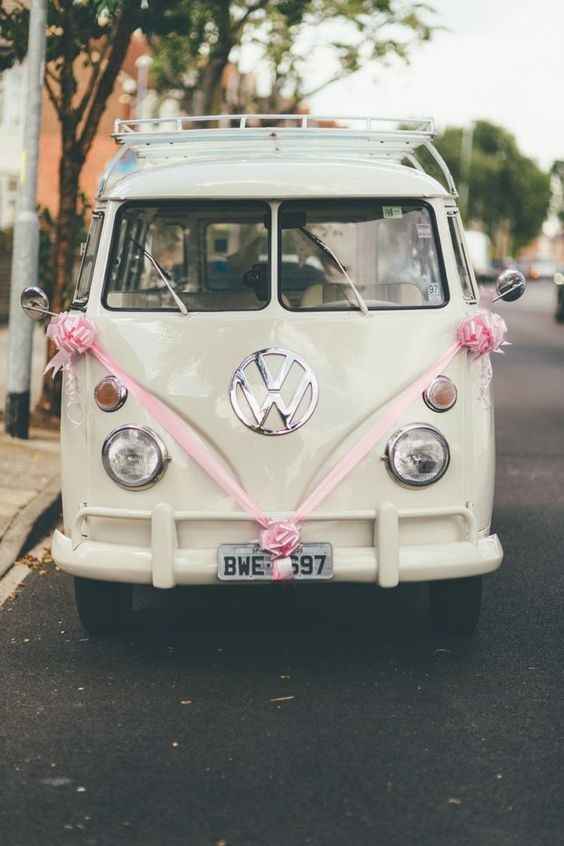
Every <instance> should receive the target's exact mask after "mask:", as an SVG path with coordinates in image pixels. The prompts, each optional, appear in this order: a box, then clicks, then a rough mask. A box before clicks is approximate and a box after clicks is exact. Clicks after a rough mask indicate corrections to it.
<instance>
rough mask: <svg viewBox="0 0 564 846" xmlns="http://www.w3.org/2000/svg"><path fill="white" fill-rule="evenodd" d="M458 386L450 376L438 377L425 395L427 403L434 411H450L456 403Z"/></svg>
mask: <svg viewBox="0 0 564 846" xmlns="http://www.w3.org/2000/svg"><path fill="white" fill-rule="evenodd" d="M457 396H458V392H457V390H456V385H455V384H454V382H452V381H451V380H450V379H449V378H448V376H437V378H436V379H433V381H432V382H431V384H430V385H429V387H428V388H427V390H426V391H424V393H423V399H424V400H425V403H426V404H427V405H428V406H429V408H432V409H433V411H439V412H440V411H448V410H449V409H450V408H452V407H453V405H454V404H455V402H456V398H457Z"/></svg>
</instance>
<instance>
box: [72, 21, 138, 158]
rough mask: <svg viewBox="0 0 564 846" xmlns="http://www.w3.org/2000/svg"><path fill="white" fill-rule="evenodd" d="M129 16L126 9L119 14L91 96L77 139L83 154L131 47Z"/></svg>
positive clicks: (87, 147)
mask: <svg viewBox="0 0 564 846" xmlns="http://www.w3.org/2000/svg"><path fill="white" fill-rule="evenodd" d="M128 18H129V16H128V15H127V13H126V12H125V11H122V12H121V13H120V14H119V15H118V18H117V26H116V29H115V33H114V35H113V37H112V42H111V47H110V53H109V56H108V60H107V62H106V66H105V68H104V70H103V72H102V74H101V75H100V76H99V78H98V81H97V83H96V85H95V88H94V91H93V92H92V95H91V98H90V104H89V106H88V108H87V109H86V113H85V117H84V123H83V126H82V130H81V132H80V134H79V137H78V139H77V141H78V146H79V148H80V151H81V153H82V155H83V156H86V155H87V153H88V151H89V149H90V147H91V146H92V142H93V140H94V136H95V135H96V130H97V129H98V124H99V122H100V118H101V117H102V115H103V114H104V111H105V109H106V105H107V102H108V97H109V96H110V94H111V93H112V91H113V88H114V85H115V81H116V79H117V76H118V74H119V72H120V70H121V67H122V64H123V61H124V59H125V56H126V54H127V50H128V48H129V42H130V39H131V35H132V33H133V29H132V26H131V22H130V20H129V19H128Z"/></svg>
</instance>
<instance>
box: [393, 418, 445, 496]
mask: <svg viewBox="0 0 564 846" xmlns="http://www.w3.org/2000/svg"><path fill="white" fill-rule="evenodd" d="M386 455H387V458H388V467H389V469H390V472H391V473H392V475H393V476H394V477H395V478H396V479H398V481H400V482H404V483H405V484H406V485H415V486H422V485H430V484H432V483H433V482H436V481H437V480H438V479H440V478H441V476H443V475H444V474H445V472H446V469H447V467H448V465H449V461H450V451H449V448H448V444H447V442H446V440H445V438H444V437H443V436H442V435H441V433H440V432H439V431H437V429H435V428H433V426H427V425H425V424H416V423H415V424H413V425H412V426H406V427H404V428H403V429H400V430H399V431H398V432H396V433H395V434H394V435H392V437H391V438H390V440H389V441H388V446H387V449H386Z"/></svg>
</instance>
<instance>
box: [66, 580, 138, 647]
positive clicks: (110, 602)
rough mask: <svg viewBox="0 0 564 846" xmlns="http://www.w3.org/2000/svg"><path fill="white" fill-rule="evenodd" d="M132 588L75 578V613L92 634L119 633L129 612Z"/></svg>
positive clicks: (115, 583) (114, 583)
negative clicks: (76, 612)
mask: <svg viewBox="0 0 564 846" xmlns="http://www.w3.org/2000/svg"><path fill="white" fill-rule="evenodd" d="M131 596H132V586H131V585H124V584H120V583H119V582H99V581H97V580H94V579H82V578H79V577H75V579H74V598H75V602H76V610H77V611H78V616H79V618H80V622H81V623H82V626H83V628H84V629H85V630H86V631H87V632H88V634H91V635H100V634H114V633H115V632H118V631H119V630H120V629H121V628H122V626H123V623H124V621H125V619H126V617H127V615H128V614H129V612H130V610H131Z"/></svg>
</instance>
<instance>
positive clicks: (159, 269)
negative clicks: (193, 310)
mask: <svg viewBox="0 0 564 846" xmlns="http://www.w3.org/2000/svg"><path fill="white" fill-rule="evenodd" d="M131 240H132V241H133V243H134V244H135V246H136V247H137V248H138V249H139V250H141V251H142V253H143V255H144V256H145V257H146V258H147V259H149V261H150V262H151V264H152V265H153V267H154V268H155V270H156V271H157V273H158V274H159V276H160V277H161V279H162V280H163V282H164V283H165V285H166V287H167V288H168V290H169V291H170V293H171V295H172V298H173V300H174V302H175V303H176V305H177V306H178V308H179V309H180V311H181V312H182V314H184V315H188V314H189V311H188V309H187V308H186V306H185V305H184V303H183V302H182V300H181V299H180V297H179V296H178V294H177V293H176V291H175V290H174V288H173V287H172V285H171V282H170V278H169V276H168V273H167V272H166V271H165V270H164V268H162V267H161V265H160V264H159V263H158V261H157V260H156V258H155V257H154V255H152V253H150V252H149V250H148V249H147V248H146V247H144V246H143V244H140V243H139V241H136V240H135V238H132V239H131Z"/></svg>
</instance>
